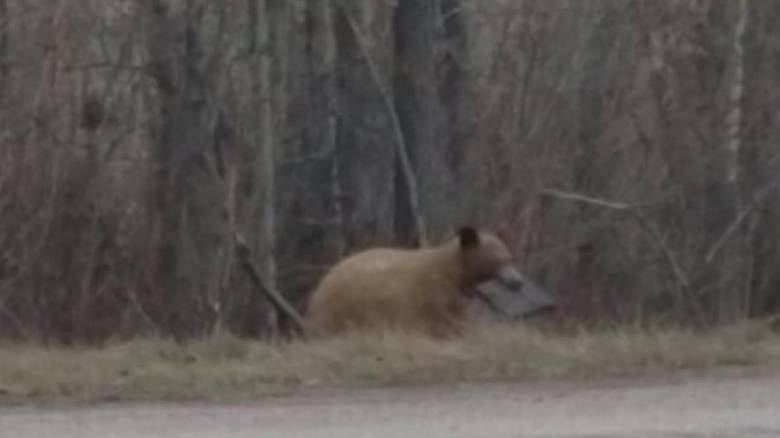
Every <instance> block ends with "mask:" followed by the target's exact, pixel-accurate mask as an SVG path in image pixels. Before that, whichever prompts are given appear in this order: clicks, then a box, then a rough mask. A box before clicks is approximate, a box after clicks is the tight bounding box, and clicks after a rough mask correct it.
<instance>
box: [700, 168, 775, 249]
mask: <svg viewBox="0 0 780 438" xmlns="http://www.w3.org/2000/svg"><path fill="white" fill-rule="evenodd" d="M778 185H780V175H778V176H777V177H776V178H775V179H774V180H772V181H771V182H770V183H769V184H767V185H766V186H765V187H764V188H763V189H761V191H760V192H758V194H757V195H755V196H754V197H753V200H752V201H751V202H750V204H749V205H748V206H747V207H745V208H743V209H742V211H740V212H739V214H738V215H737V217H736V218H734V221H733V222H731V224H730V225H729V226H728V228H726V231H724V232H723V234H721V236H720V237H719V238H718V240H716V241H715V243H714V244H713V245H712V248H710V250H709V251H708V252H707V256H706V257H705V259H704V260H705V261H706V262H707V263H710V262H711V261H712V260H713V259H714V258H715V256H716V255H718V252H719V251H720V250H721V248H723V245H724V244H725V243H726V241H728V239H729V238H730V237H731V235H732V234H734V232H735V231H736V230H737V229H738V228H739V226H740V225H742V222H744V221H745V219H747V217H748V216H750V214H751V213H753V212H754V211H755V210H756V209H757V208H758V207H760V206H761V205H763V204H764V201H766V199H767V198H768V197H769V195H770V194H772V191H773V190H774V189H776V188H777V186H778Z"/></svg>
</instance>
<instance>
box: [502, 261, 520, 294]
mask: <svg viewBox="0 0 780 438" xmlns="http://www.w3.org/2000/svg"><path fill="white" fill-rule="evenodd" d="M497 279H498V281H500V282H501V284H503V285H504V286H505V287H506V288H507V289H510V290H511V291H513V292H520V290H521V289H522V288H523V283H524V282H525V279H524V278H523V275H522V274H520V271H518V270H517V268H515V267H514V266H512V265H510V264H506V265H504V266H502V267H501V268H500V269H499V270H498V278H497Z"/></svg>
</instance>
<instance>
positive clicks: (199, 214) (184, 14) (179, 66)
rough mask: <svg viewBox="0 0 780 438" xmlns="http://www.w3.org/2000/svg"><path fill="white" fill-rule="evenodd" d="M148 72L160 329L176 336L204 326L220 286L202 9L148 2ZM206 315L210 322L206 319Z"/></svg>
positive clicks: (157, 0)
mask: <svg viewBox="0 0 780 438" xmlns="http://www.w3.org/2000/svg"><path fill="white" fill-rule="evenodd" d="M145 5H146V9H145V16H146V20H147V21H146V23H147V31H148V53H149V59H148V62H147V68H148V69H149V71H150V73H151V75H152V77H153V78H154V80H155V85H156V88H157V93H158V100H157V102H156V104H155V105H156V108H155V109H154V113H155V117H153V118H152V121H153V123H154V126H153V127H152V128H151V137H152V139H153V140H152V141H153V143H152V154H151V156H152V160H153V161H152V169H153V173H152V176H151V178H150V184H151V205H150V213H151V215H152V219H153V223H156V236H155V244H156V245H157V254H156V260H157V278H158V279H159V283H158V284H157V287H158V288H159V289H158V290H157V292H158V293H160V294H162V295H163V296H161V297H160V299H161V300H162V302H163V303H164V305H163V306H160V307H159V308H160V309H166V310H165V311H164V312H163V314H160V315H158V317H159V318H160V319H161V323H162V324H163V325H164V326H167V327H168V328H169V330H170V331H171V332H172V333H173V334H175V335H179V336H184V335H189V334H194V332H197V331H198V330H201V329H202V328H204V327H205V326H206V325H205V324H203V320H204V319H207V318H206V314H204V313H203V312H204V311H209V309H208V307H207V306H206V305H205V304H206V299H205V298H206V297H207V296H208V294H209V292H210V289H212V288H215V287H218V282H215V281H213V280H214V279H215V278H217V277H216V275H217V272H218V264H219V260H215V258H214V257H213V256H212V255H213V254H215V253H217V249H218V247H219V243H220V239H221V233H220V232H219V231H220V228H221V227H220V220H221V219H220V216H219V214H220V212H221V209H220V208H219V207H218V206H219V205H220V199H221V192H220V190H219V187H218V185H217V184H216V179H215V177H214V175H213V174H212V173H211V171H210V169H209V167H208V164H207V157H206V152H207V145H208V144H209V143H208V141H207V140H208V139H209V138H210V128H209V127H210V125H211V123H210V119H209V115H208V111H207V110H208V105H207V97H206V96H207V93H208V90H209V89H210V83H209V82H208V80H209V78H207V77H205V76H204V74H203V71H202V65H203V63H202V55H203V54H202V48H201V42H200V39H199V35H198V26H199V21H200V19H201V16H202V6H200V5H198V4H196V2H195V1H194V0H188V1H186V2H185V3H184V4H183V5H182V6H181V8H177V7H175V6H172V4H171V3H169V2H166V1H164V0H150V1H148V2H146V3H145ZM208 316H213V314H212V315H208Z"/></svg>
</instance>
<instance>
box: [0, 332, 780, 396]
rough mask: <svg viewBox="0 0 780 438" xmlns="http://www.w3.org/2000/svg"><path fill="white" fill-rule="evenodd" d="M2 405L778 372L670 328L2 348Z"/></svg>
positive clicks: (718, 337)
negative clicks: (447, 338)
mask: <svg viewBox="0 0 780 438" xmlns="http://www.w3.org/2000/svg"><path fill="white" fill-rule="evenodd" d="M0 352H1V353H2V354H1V356H2V360H0V394H2V396H0V400H4V401H6V402H8V403H16V402H25V401H57V400H66V401H89V400H106V399H109V400H110V399H119V400H185V399H211V400H214V399H221V400H228V399H241V398H248V397H254V396H260V395H268V394H278V393H283V392H288V391H293V390H300V389H303V388H311V387H343V386H366V385H371V386H375V385H387V384H404V383H418V384H419V383H441V382H452V381H477V380H505V379H549V378H564V377H566V378H577V377H607V376H615V375H625V374H637V375H647V374H657V373H664V372H671V371H679V370H691V369H701V370H712V369H722V368H735V367H736V368H737V369H741V370H757V369H759V370H780V335H778V334H777V333H776V332H773V331H772V330H771V329H770V328H769V326H768V325H767V324H765V323H746V324H741V325H739V326H735V327H731V328H728V329H722V330H718V331H715V332H711V333H708V334H696V333H693V332H690V331H685V330H679V329H665V330H664V329H654V330H642V331H638V330H636V331H635V330H624V329H621V330H608V331H599V332H588V331H582V332H578V333H574V334H571V333H570V334H560V333H557V334H556V333H549V332H543V331H541V330H538V329H531V328H518V327H507V326H489V327H487V326H486V327H480V328H478V329H475V330H474V331H473V332H471V333H469V334H468V335H467V336H466V337H465V338H464V339H460V340H456V341H449V342H435V341H430V340H426V339H420V338H415V337H408V336H400V335H385V336H381V337H371V336H354V337H350V338H342V339H331V340H321V341H315V342H309V343H304V342H292V343H278V344H270V343H260V342H253V341H247V340H240V339H236V338H233V337H229V336H215V337H213V338H211V339H208V340H203V341H198V342H192V343H189V344H187V345H177V344H175V343H172V342H168V341H161V340H148V339H147V340H135V341H132V342H127V343H121V344H117V345H113V346H110V347H107V348H100V349H98V348H44V347H40V346H33V345H6V346H4V347H3V348H2V349H0Z"/></svg>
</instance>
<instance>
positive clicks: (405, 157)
mask: <svg viewBox="0 0 780 438" xmlns="http://www.w3.org/2000/svg"><path fill="white" fill-rule="evenodd" d="M339 7H340V8H341V11H342V12H343V14H344V16H345V17H346V19H347V21H348V22H349V26H350V27H351V29H352V33H353V34H354V35H355V40H356V41H357V43H358V45H359V46H360V50H361V52H363V56H364V57H365V58H366V64H367V65H368V69H369V71H370V73H371V77H372V79H373V80H374V84H375V85H376V87H377V89H378V90H379V94H381V96H382V101H383V102H384V105H385V109H386V110H387V113H388V115H389V116H390V120H391V121H392V123H393V134H394V136H395V141H396V146H397V147H398V157H399V158H400V161H401V170H402V171H403V175H404V180H405V181H406V187H407V190H408V191H409V203H410V204H411V210H412V215H413V216H414V222H415V227H416V228H417V230H416V231H417V235H418V237H419V239H420V244H421V245H422V246H427V244H428V236H427V232H426V229H425V221H424V220H423V216H422V213H421V210H420V196H419V190H418V188H417V178H416V177H415V175H414V169H413V168H412V161H411V158H410V156H409V147H408V145H407V144H406V138H405V137H404V133H403V129H402V128H401V122H400V120H399V118H398V112H397V111H396V108H395V105H394V104H393V99H392V96H391V95H390V92H389V91H388V90H387V87H386V86H385V85H384V83H383V82H382V76H381V74H380V73H379V69H378V68H377V65H376V62H375V61H374V59H373V58H372V57H371V53H370V51H369V48H368V47H369V44H368V43H367V41H366V37H365V35H363V33H362V32H361V30H360V27H359V26H358V25H357V23H356V22H355V19H354V17H353V16H352V14H351V13H350V11H349V9H348V8H347V7H346V6H344V4H343V3H339Z"/></svg>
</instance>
